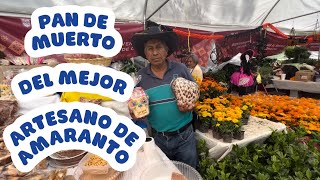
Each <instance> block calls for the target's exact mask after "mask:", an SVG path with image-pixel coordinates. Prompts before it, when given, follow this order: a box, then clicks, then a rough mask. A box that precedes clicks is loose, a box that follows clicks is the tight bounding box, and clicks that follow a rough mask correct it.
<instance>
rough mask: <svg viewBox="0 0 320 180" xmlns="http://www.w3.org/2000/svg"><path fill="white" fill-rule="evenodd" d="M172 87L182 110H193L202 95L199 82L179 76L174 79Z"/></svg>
mask: <svg viewBox="0 0 320 180" xmlns="http://www.w3.org/2000/svg"><path fill="white" fill-rule="evenodd" d="M171 87H172V90H173V93H174V95H175V96H176V99H177V105H178V107H179V110H180V111H186V110H191V109H192V108H193V107H194V106H195V103H196V101H197V100H198V99H199V96H200V90H199V87H198V85H197V83H195V82H193V81H189V80H187V79H184V78H182V77H178V78H175V79H174V80H173V81H172V83H171Z"/></svg>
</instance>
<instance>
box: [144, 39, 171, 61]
mask: <svg viewBox="0 0 320 180" xmlns="http://www.w3.org/2000/svg"><path fill="white" fill-rule="evenodd" d="M144 54H145V55H146V58H147V59H148V61H149V62H150V64H151V65H156V66H157V65H161V64H163V63H164V62H165V60H166V58H167V56H168V48H167V46H166V45H165V44H164V42H163V41H161V40H159V39H151V40H149V41H147V42H146V43H145V45H144Z"/></svg>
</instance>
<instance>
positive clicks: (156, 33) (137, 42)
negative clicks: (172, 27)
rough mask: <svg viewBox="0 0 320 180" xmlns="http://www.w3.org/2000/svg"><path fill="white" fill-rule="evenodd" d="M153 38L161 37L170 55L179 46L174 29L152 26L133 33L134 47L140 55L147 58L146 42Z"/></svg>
mask: <svg viewBox="0 0 320 180" xmlns="http://www.w3.org/2000/svg"><path fill="white" fill-rule="evenodd" d="M151 39H160V40H162V41H164V42H165V43H166V44H167V46H168V49H169V50H168V56H170V55H171V54H172V53H173V52H174V51H175V50H176V49H177V48H178V35H177V34H176V33H175V32H173V31H163V30H161V28H160V26H151V27H149V28H147V29H146V31H144V32H142V33H136V34H134V35H133V37H132V39H131V41H132V45H133V48H134V49H135V50H136V52H137V53H138V55H139V56H142V57H143V58H146V55H145V54H144V44H145V43H146V42H147V41H149V40H151Z"/></svg>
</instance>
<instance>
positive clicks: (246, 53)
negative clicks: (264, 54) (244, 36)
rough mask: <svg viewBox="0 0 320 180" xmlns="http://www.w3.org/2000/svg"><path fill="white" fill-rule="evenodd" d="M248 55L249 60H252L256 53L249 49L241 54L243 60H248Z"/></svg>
mask: <svg viewBox="0 0 320 180" xmlns="http://www.w3.org/2000/svg"><path fill="white" fill-rule="evenodd" d="M246 55H248V56H249V59H248V61H250V60H251V59H252V57H253V55H254V51H253V50H251V49H249V50H247V51H246V52H244V53H242V54H241V56H240V59H241V61H246V60H247V59H246Z"/></svg>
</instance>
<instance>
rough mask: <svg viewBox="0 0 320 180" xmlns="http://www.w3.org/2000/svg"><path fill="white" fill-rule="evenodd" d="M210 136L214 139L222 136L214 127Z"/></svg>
mask: <svg viewBox="0 0 320 180" xmlns="http://www.w3.org/2000/svg"><path fill="white" fill-rule="evenodd" d="M212 137H213V138H215V139H221V138H222V136H221V134H220V132H219V131H218V130H217V129H215V128H212Z"/></svg>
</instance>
